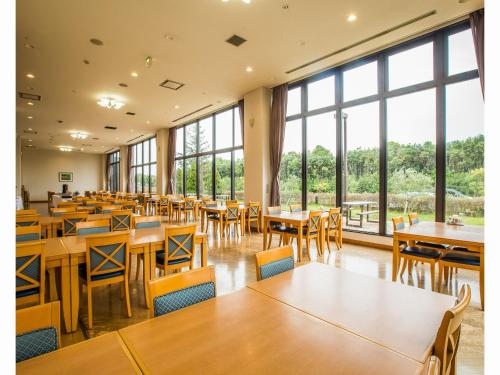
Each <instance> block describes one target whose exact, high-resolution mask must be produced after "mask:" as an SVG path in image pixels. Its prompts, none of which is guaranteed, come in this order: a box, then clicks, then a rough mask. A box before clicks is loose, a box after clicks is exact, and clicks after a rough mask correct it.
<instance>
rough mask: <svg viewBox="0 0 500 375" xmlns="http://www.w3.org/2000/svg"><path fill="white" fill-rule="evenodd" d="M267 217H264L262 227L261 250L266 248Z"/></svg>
mask: <svg viewBox="0 0 500 375" xmlns="http://www.w3.org/2000/svg"><path fill="white" fill-rule="evenodd" d="M268 222H269V221H268V220H267V217H264V226H263V227H262V250H267V224H268Z"/></svg>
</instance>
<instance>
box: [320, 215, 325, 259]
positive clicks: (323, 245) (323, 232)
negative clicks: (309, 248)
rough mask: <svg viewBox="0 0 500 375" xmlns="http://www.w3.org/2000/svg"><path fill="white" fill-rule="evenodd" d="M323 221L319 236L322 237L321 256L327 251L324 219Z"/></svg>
mask: <svg viewBox="0 0 500 375" xmlns="http://www.w3.org/2000/svg"><path fill="white" fill-rule="evenodd" d="M320 220H321V226H320V228H319V235H320V241H319V246H320V249H321V254H324V251H325V221H324V219H320Z"/></svg>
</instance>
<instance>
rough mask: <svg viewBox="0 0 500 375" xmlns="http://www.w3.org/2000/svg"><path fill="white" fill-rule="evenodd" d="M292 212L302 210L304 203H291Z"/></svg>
mask: <svg viewBox="0 0 500 375" xmlns="http://www.w3.org/2000/svg"><path fill="white" fill-rule="evenodd" d="M290 212H295V213H297V212H302V205H301V204H291V205H290Z"/></svg>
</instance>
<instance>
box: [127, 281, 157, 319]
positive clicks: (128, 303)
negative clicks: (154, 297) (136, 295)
mask: <svg viewBox="0 0 500 375" xmlns="http://www.w3.org/2000/svg"><path fill="white" fill-rule="evenodd" d="M123 284H124V287H125V302H126V304H127V316H128V317H129V318H130V317H131V316H132V311H131V310H130V291H129V286H128V280H127V278H125V280H124V281H123ZM151 308H152V307H151Z"/></svg>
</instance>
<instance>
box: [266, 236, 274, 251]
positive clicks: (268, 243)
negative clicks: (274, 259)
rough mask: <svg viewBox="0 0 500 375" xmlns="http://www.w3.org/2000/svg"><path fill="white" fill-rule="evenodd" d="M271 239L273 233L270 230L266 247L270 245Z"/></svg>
mask: <svg viewBox="0 0 500 375" xmlns="http://www.w3.org/2000/svg"><path fill="white" fill-rule="evenodd" d="M272 240H273V234H272V232H269V240H268V241H267V248H268V249H269V248H270V247H271V241H272Z"/></svg>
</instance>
